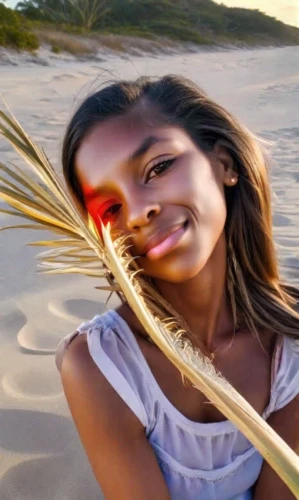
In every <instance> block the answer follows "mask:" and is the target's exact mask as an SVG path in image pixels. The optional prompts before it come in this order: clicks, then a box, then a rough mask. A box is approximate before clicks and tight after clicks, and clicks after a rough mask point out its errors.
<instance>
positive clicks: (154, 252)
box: [142, 221, 188, 260]
mask: <svg viewBox="0 0 299 500" xmlns="http://www.w3.org/2000/svg"><path fill="white" fill-rule="evenodd" d="M187 227H188V222H187V221H186V222H185V223H184V224H180V225H176V226H173V227H172V228H169V231H168V233H166V234H165V235H164V236H163V237H162V238H159V240H158V241H154V240H153V241H150V242H149V244H148V245H147V247H146V251H145V252H144V253H143V255H142V257H146V258H148V259H150V260H158V259H160V258H161V257H164V255H166V254H168V253H169V252H170V251H172V250H174V249H175V247H176V246H177V245H178V243H179V242H180V240H181V238H182V237H183V235H184V234H185V232H186V229H187Z"/></svg>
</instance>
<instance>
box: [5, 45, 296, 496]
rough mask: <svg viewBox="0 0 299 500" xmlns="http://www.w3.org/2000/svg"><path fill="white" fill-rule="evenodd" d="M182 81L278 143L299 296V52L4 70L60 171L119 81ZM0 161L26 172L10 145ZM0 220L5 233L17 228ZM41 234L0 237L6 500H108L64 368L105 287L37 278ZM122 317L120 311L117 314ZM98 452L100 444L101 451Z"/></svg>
mask: <svg viewBox="0 0 299 500" xmlns="http://www.w3.org/2000/svg"><path fill="white" fill-rule="evenodd" d="M165 73H179V74H182V75H185V76H188V77H190V78H192V79H194V80H195V81H196V82H198V83H199V84H200V85H201V86H202V87H203V88H205V89H206V90H207V91H208V92H209V93H210V94H211V96H212V97H214V98H215V99H217V100H218V101H219V102H220V103H221V104H223V105H225V106H226V107H227V108H228V109H229V110H230V111H232V112H233V113H234V114H235V115H236V116H237V117H238V118H240V119H241V120H242V121H243V122H244V123H245V124H246V125H247V126H248V127H250V128H251V129H252V130H253V131H254V132H255V133H257V134H259V135H261V136H262V137H264V138H265V139H267V140H269V141H271V145H270V146H269V147H270V149H271V152H272V153H273V156H274V159H275V163H274V166H273V169H272V172H271V177H272V186H273V192H274V226H275V238H276V243H277V248H278V252H279V257H280V262H281V265H283V266H284V273H285V274H286V275H287V276H288V277H289V279H290V281H291V282H292V283H294V284H297V285H299V184H298V183H299V164H298V157H299V113H298V109H299V47H293V48H292V47H289V48H281V49H263V50H247V51H245V50H244V51H242V50H239V51H226V52H221V51H218V52H210V53H204V52H202V53H197V54H189V55H188V54H187V55H186V54H182V55H175V56H165V55H164V56H161V55H160V56H155V57H135V58H133V57H131V58H116V57H110V58H109V57H108V58H107V60H106V61H103V62H100V63H92V62H85V63H84V62H74V61H69V62H66V61H61V60H59V59H58V60H57V61H54V62H53V61H52V63H51V64H50V65H48V66H38V65H34V64H30V63H29V62H28V61H27V62H24V60H22V59H21V58H20V59H19V62H18V66H3V67H1V68H0V82H1V83H0V91H1V92H2V94H3V96H4V98H5V100H6V102H7V103H8V105H9V106H10V108H11V110H12V111H13V113H14V114H15V115H16V117H17V118H18V119H19V121H20V122H21V123H22V124H23V125H24V126H25V128H26V130H27V131H28V132H29V133H30V134H31V135H32V137H33V138H34V139H35V140H36V141H37V142H38V143H39V144H41V145H42V146H43V147H44V148H45V150H46V152H47V153H48V155H49V157H50V159H51V161H52V162H53V163H54V164H55V165H57V168H59V163H60V162H59V154H60V153H59V152H60V147H61V138H62V136H63V130H64V127H65V124H66V122H67V120H68V118H69V117H70V115H71V113H72V110H73V109H74V107H76V105H77V104H78V102H79V101H80V100H81V99H82V98H83V97H84V96H85V95H86V94H87V93H88V92H90V91H91V90H92V89H96V88H97V86H98V85H99V84H100V83H102V82H104V81H107V80H109V79H111V78H118V77H130V78H135V77H137V76H138V75H142V74H147V75H162V74H165ZM0 161H2V162H9V161H17V162H18V163H19V164H20V163H21V162H20V160H19V159H18V158H17V156H16V154H15V153H14V152H13V151H12V150H11V149H10V147H9V145H8V144H6V143H5V142H4V141H3V140H1V141H0ZM14 222H15V221H12V220H9V219H8V218H7V217H5V216H1V219H0V224H1V225H5V224H9V223H14ZM39 236H40V235H39V234H36V233H35V232H34V231H31V232H29V231H26V232H22V231H21V230H18V231H6V232H3V233H0V251H1V259H0V278H1V282H0V283H1V297H0V304H1V306H0V318H1V319H0V342H1V364H0V380H1V384H0V408H1V410H0V429H1V434H0V449H1V450H0V453H1V454H0V477H1V479H0V498H1V500H82V499H88V500H96V499H97V500H99V499H101V498H102V496H101V493H100V489H99V487H98V485H97V483H96V481H95V479H94V477H93V475H92V472H91V470H90V466H89V464H88V461H87V459H86V456H85V453H84V450H83V449H82V446H81V444H80V442H79V438H78V436H77V432H76V429H75V427H74V425H73V423H72V421H71V419H70V415H69V411H68V407H67V404H66V402H65V400H64V396H63V393H62V388H61V383H60V378H59V375H58V373H57V371H56V367H55V364H54V352H55V348H56V345H57V343H58V341H59V340H60V339H61V338H62V337H63V336H64V335H66V334H67V333H69V332H71V331H73V330H74V329H75V328H76V326H77V325H78V324H79V323H81V322H82V321H83V320H84V319H88V318H90V317H92V316H93V315H94V314H96V313H99V312H102V311H103V310H104V301H105V294H103V293H101V292H99V291H97V290H95V289H94V286H96V285H97V284H98V283H97V282H95V280H93V279H91V278H86V277H77V276H69V277H67V276H63V277H57V276H56V277H46V276H41V275H37V274H36V263H35V259H34V256H35V254H36V253H37V251H36V249H34V248H32V247H26V243H28V242H29V241H33V240H34V239H38V237H39ZM110 306H113V302H112V303H111V304H110ZM99 446H100V444H99Z"/></svg>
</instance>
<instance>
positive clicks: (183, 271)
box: [143, 257, 208, 283]
mask: <svg viewBox="0 0 299 500" xmlns="http://www.w3.org/2000/svg"><path fill="white" fill-rule="evenodd" d="M207 260H208V259H200V260H199V259H198V258H197V259H196V261H195V262H192V260H190V259H188V258H187V257H185V258H184V259H183V258H180V259H173V260H172V261H171V262H163V263H162V260H161V262H159V261H156V262H155V266H153V265H150V266H144V268H143V269H144V272H145V274H147V275H148V276H150V277H151V278H154V279H160V280H163V281H167V282H169V283H184V282H185V281H189V280H191V279H192V278H195V276H197V275H198V273H200V271H201V270H202V269H203V268H204V266H205V264H206V262H207Z"/></svg>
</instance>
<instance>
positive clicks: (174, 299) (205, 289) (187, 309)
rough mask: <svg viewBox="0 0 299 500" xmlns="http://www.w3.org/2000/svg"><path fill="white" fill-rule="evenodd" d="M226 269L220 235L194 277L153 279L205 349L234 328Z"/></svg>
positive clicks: (223, 246) (227, 336)
mask: <svg viewBox="0 0 299 500" xmlns="http://www.w3.org/2000/svg"><path fill="white" fill-rule="evenodd" d="M226 268H227V266H226V241H225V235H224V234H223V235H222V236H221V237H220V239H219V240H218V242H217V244H216V247H215V249H214V252H213V254H212V255H211V257H210V259H209V261H208V262H207V264H206V265H205V266H204V268H203V269H202V270H201V271H200V272H199V273H198V274H197V275H196V276H195V277H194V278H192V279H190V280H188V281H185V282H183V283H170V282H165V281H161V280H156V281H155V285H156V287H157V289H158V290H159V292H160V293H161V295H163V297H164V298H165V299H166V300H167V301H168V302H169V303H170V304H171V305H172V307H173V308H174V309H175V310H176V311H177V312H178V313H179V314H180V315H181V316H182V317H183V318H184V320H185V321H186V323H187V325H188V327H189V329H190V330H191V332H192V334H193V337H194V339H196V340H198V341H199V343H201V344H202V345H204V346H205V347H206V348H207V349H209V350H210V349H213V348H214V347H215V346H216V345H217V344H219V343H221V342H222V341H226V340H227V339H228V338H230V337H231V335H232V333H233V330H234V322H233V317H232V313H231V310H230V307H229V305H228V300H227V294H226Z"/></svg>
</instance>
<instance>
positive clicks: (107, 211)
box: [104, 203, 121, 217]
mask: <svg viewBox="0 0 299 500" xmlns="http://www.w3.org/2000/svg"><path fill="white" fill-rule="evenodd" d="M115 207H117V211H116V212H114V211H113V210H114V209H115ZM120 209H121V204H120V203H116V204H115V205H111V207H109V208H108V210H106V212H105V213H104V217H107V216H109V215H112V216H113V215H117V213H118V212H119V210H120Z"/></svg>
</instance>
